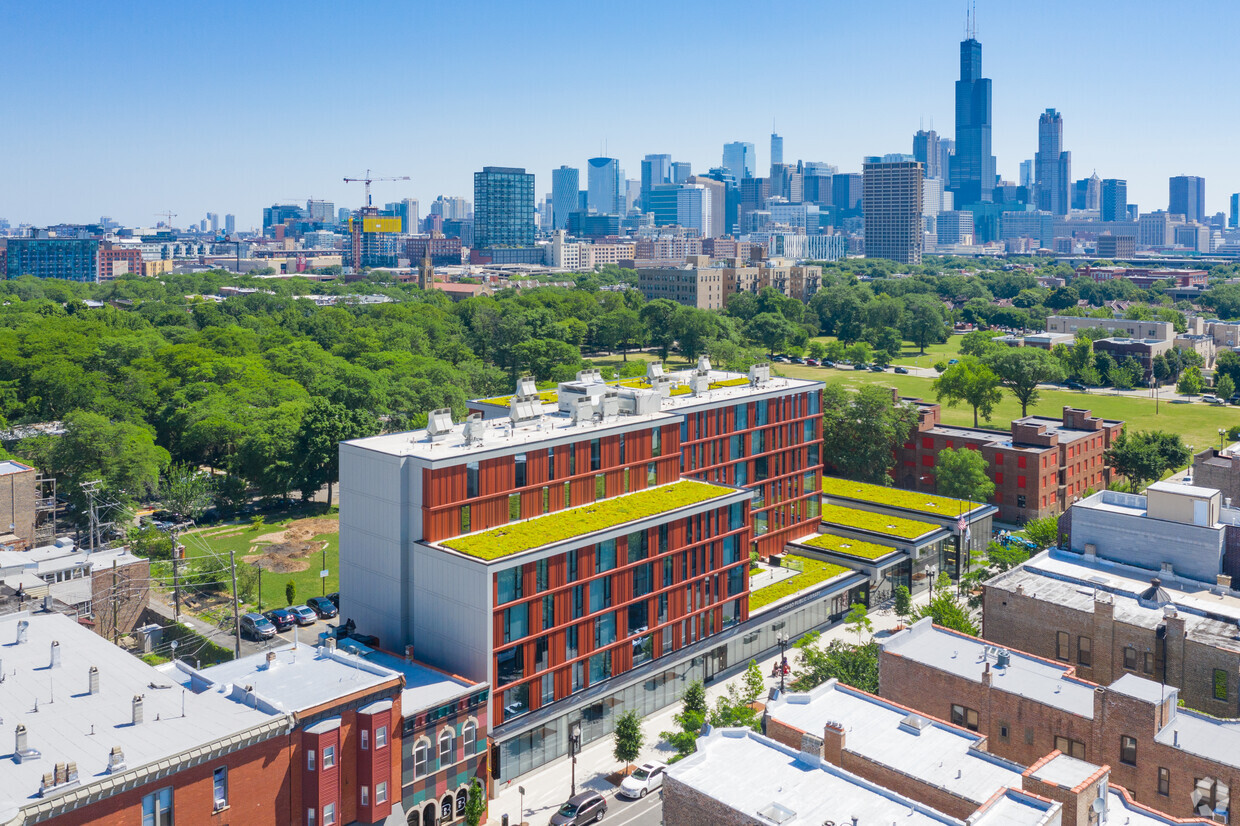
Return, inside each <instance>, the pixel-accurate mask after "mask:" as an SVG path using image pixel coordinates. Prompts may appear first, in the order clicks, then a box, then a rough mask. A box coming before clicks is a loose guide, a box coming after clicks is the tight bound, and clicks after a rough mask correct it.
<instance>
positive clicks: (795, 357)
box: [792, 356, 805, 364]
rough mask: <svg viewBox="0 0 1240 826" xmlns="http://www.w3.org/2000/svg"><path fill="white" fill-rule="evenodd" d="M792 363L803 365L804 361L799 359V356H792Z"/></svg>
mask: <svg viewBox="0 0 1240 826" xmlns="http://www.w3.org/2000/svg"><path fill="white" fill-rule="evenodd" d="M792 363H793V364H804V363H805V359H803V358H801V357H800V356H793V357H792Z"/></svg>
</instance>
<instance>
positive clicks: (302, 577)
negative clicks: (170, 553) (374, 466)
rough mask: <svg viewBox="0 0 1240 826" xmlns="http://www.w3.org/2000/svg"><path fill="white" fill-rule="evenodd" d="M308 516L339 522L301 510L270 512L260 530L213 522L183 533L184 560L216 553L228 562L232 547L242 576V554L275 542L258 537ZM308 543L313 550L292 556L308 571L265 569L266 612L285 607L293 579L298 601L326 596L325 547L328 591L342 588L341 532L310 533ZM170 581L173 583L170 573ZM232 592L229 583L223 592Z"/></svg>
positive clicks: (244, 607) (244, 606) (255, 603)
mask: <svg viewBox="0 0 1240 826" xmlns="http://www.w3.org/2000/svg"><path fill="white" fill-rule="evenodd" d="M305 516H310V517H311V518H313V519H316V520H330V521H332V522H337V523H338V521H339V517H338V515H337V514H335V513H332V514H330V515H327V514H323V513H321V512H319V513H314V514H312V515H311V514H304V513H301V514H297V515H295V516H284V515H282V514H270V515H268V518H269V519H272V520H273V521H271V522H264V523H263V525H262V526H261V527H259V528H257V529H255V528H253V527H252V526H251V525H250V523H249V522H241V523H225V524H221V525H214V526H211V527H207V528H203V529H201V530H198V531H194V532H192V533H187V534H183V535H182V536H181V541H182V543H183V544H184V545H185V559H186V561H187V562H188V563H189V564H190V565H191V566H192V565H194V564H195V562H196V561H198V560H201V559H207V558H209V557H210V556H211V555H212V554H214V555H216V556H218V557H219V558H220V559H222V560H223V563H224V564H225V565H227V563H228V553H229V551H230V550H231V551H232V552H233V553H234V554H235V556H236V559H237V570H238V572H239V574H238V575H239V576H240V571H241V568H242V566H243V565H248V564H249V563H245V562H243V561H242V558H243V557H246V556H250V555H251V554H254V553H258V552H259V550H261V549H263V548H269V547H271V545H272V544H273V543H272V541H271V540H270V539H259V537H262V536H265V535H267V534H272V533H277V532H279V531H282V530H284V529H285V528H286V527H288V526H289V525H290V524H292V523H293V522H294V521H295V520H296V519H297V518H300V517H305ZM320 527H321V526H320ZM306 542H307V543H308V544H309V545H310V546H312V548H313V550H310V551H309V552H308V553H304V554H300V555H298V556H295V557H293V558H291V559H290V561H291V562H294V563H304V564H305V565H306V566H307V567H306V569H305V570H302V571H287V572H277V571H270V570H265V571H263V572H262V606H263V610H264V611H267V610H270V609H272V608H282V607H284V606H285V605H287V604H288V603H287V600H286V599H285V598H284V586H285V584H286V583H288V582H289V581H290V580H292V582H293V584H294V586H295V587H296V589H297V594H296V601H297V602H298V603H304V602H305V601H306V600H307V599H309V598H310V597H316V596H322V595H323V593H324V588H323V580H322V579H321V578H320V577H319V571H320V570H322V569H323V567H324V550H325V551H326V555H327V556H326V560H327V561H326V568H327V570H328V572H329V573H328V576H327V588H326V592H327V593H331V592H332V591H337V590H339V588H340V570H339V568H340V566H339V562H340V534H339V532H338V531H337V530H329V531H325V532H322V533H316V534H314V535H313V536H309V537H308V538H307V539H306ZM324 543H326V545H325V547H324V548H323V549H322V550H320V546H322V545H323V544H324ZM167 581H168V582H171V577H170V576H169V577H168V580H167ZM231 591H232V586H231V583H226V584H225V587H224V589H223V591H222V592H221V593H227V594H231ZM257 606H258V601H257V600H256V599H255V600H252V601H251V602H249V603H243V604H242V608H241V610H242V611H245V610H248V609H252V608H257Z"/></svg>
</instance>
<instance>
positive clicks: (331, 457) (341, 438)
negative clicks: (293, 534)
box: [296, 398, 378, 508]
mask: <svg viewBox="0 0 1240 826" xmlns="http://www.w3.org/2000/svg"><path fill="white" fill-rule="evenodd" d="M377 431H378V426H377V424H376V422H375V420H374V417H373V416H371V415H370V414H369V413H367V412H365V411H361V410H349V409H348V408H346V407H345V406H344V405H341V404H335V403H333V402H329V401H327V400H326V399H323V398H318V399H315V400H313V401H312V402H310V407H309V408H307V410H306V413H305V415H304V416H302V418H301V426H300V428H299V429H298V432H297V439H296V445H297V447H296V450H297V456H298V458H299V464H298V468H297V486H298V487H299V488H301V491H302V494H301V495H302V498H303V499H309V498H310V497H311V496H313V495H314V494H315V493H316V492H317V491H319V490H321V489H322V488H323V486H324V485H326V486H327V507H328V508H330V507H331V506H332V485H333V484H334V483H335V481H336V480H337V479H338V478H339V476H340V443H341V442H345V441H348V440H349V439H359V438H361V437H363V436H369V435H371V434H373V433H375V432H377Z"/></svg>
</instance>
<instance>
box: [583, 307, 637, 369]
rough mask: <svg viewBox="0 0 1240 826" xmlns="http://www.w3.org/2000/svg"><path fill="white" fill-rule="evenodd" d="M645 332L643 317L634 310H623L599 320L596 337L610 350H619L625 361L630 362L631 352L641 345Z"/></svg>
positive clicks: (608, 314) (596, 324) (612, 312)
mask: <svg viewBox="0 0 1240 826" xmlns="http://www.w3.org/2000/svg"><path fill="white" fill-rule="evenodd" d="M644 332H645V328H644V327H642V320H641V317H640V316H639V315H638V314H637V313H636V312H634V311H633V310H630V309H627V308H622V309H619V310H613V311H611V312H610V313H607V314H606V315H603V316H600V317H599V318H598V320H597V321H596V322H595V332H594V337H595V339H596V340H597V341H598V343H599V344H600V345H601V346H603V347H606V348H607V349H608V350H619V351H620V353H621V355H622V356H623V359H624V361H628V360H629V350H631V349H632V348H633V347H636V346H639V345H640V344H641V340H642V335H643V333H644Z"/></svg>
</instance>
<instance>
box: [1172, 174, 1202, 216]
mask: <svg viewBox="0 0 1240 826" xmlns="http://www.w3.org/2000/svg"><path fill="white" fill-rule="evenodd" d="M1170 184H1171V185H1170V190H1171V197H1170V201H1169V206H1168V207H1167V212H1170V213H1171V214H1172V215H1183V216H1184V220H1186V221H1189V222H1191V221H1202V222H1204V221H1205V219H1206V179H1205V178H1198V177H1197V176H1195V175H1176V176H1175V177H1174V178H1172V179H1171V182H1170Z"/></svg>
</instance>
